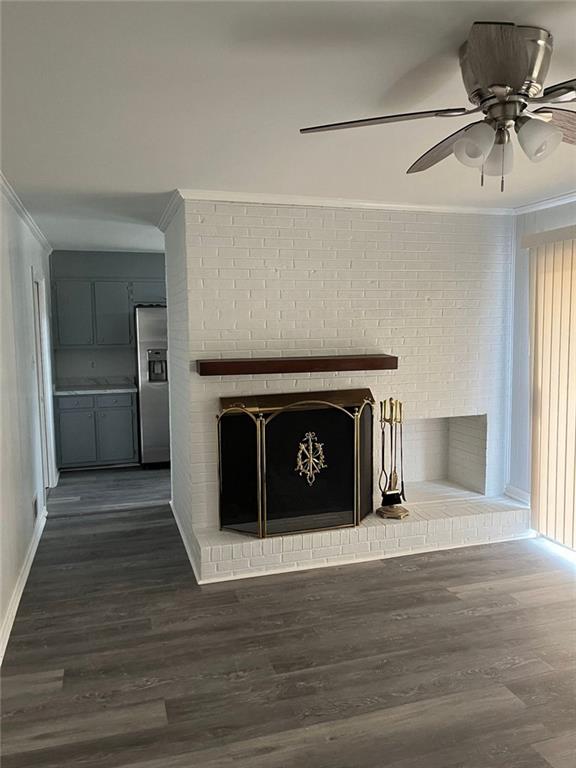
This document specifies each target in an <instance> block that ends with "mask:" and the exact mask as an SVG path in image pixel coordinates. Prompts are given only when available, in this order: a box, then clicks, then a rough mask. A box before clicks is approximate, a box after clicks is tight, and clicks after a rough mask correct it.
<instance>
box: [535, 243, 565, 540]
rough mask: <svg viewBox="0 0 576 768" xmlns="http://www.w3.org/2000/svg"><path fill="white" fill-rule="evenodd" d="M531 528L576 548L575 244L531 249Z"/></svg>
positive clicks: (548, 244)
mask: <svg viewBox="0 0 576 768" xmlns="http://www.w3.org/2000/svg"><path fill="white" fill-rule="evenodd" d="M530 268H531V304H532V329H531V346H532V363H533V380H532V515H533V522H532V525H533V527H534V528H535V529H536V530H537V531H538V532H539V533H541V534H543V535H544V536H547V537H549V538H550V539H553V540H554V541H557V542H558V543H560V544H564V545H565V546H567V547H570V548H572V549H574V548H575V546H576V513H575V507H576V240H575V239H562V240H557V241H555V242H548V243H544V244H541V245H537V246H535V247H532V248H531V249H530Z"/></svg>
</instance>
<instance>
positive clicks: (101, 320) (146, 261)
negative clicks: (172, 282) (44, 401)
mask: <svg viewBox="0 0 576 768" xmlns="http://www.w3.org/2000/svg"><path fill="white" fill-rule="evenodd" d="M50 268H51V273H52V285H53V289H54V295H55V314H56V317H57V321H58V333H57V334H55V342H56V349H57V351H58V352H59V354H58V356H57V359H56V364H57V367H58V364H59V363H61V362H62V361H64V360H66V361H67V365H66V376H68V377H69V375H70V370H71V369H70V365H68V363H70V364H73V365H74V366H76V363H77V362H78V360H80V355H81V350H82V349H84V350H85V351H86V352H88V351H90V357H89V358H85V359H88V360H90V361H91V362H90V365H93V364H94V361H95V360H96V363H97V358H95V357H93V354H94V353H95V352H96V349H97V348H100V351H101V358H100V359H102V356H106V355H109V354H112V352H113V350H114V349H116V351H117V355H116V357H118V355H121V354H122V353H121V351H120V350H121V349H124V352H125V354H126V364H125V365H124V370H123V371H122V372H123V373H125V372H127V371H128V372H129V371H131V370H132V367H133V365H134V355H133V347H134V307H135V306H137V305H138V304H166V285H165V279H164V255H163V254H161V253H128V252H118V253H117V252H111V251H102V252H92V251H90V252H88V251H86V252H79V251H53V252H52V254H51V256H50ZM60 353H62V354H60ZM108 359H109V358H107V362H106V364H108ZM79 373H80V371H78V374H79Z"/></svg>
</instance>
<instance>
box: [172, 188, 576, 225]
mask: <svg viewBox="0 0 576 768" xmlns="http://www.w3.org/2000/svg"><path fill="white" fill-rule="evenodd" d="M194 200H197V201H203V202H215V203H248V204H256V205H294V206H303V207H312V208H314V207H318V208H364V209H367V210H388V211H419V212H423V213H462V214H467V213H468V214H469V213H474V214H477V215H484V216H521V215H523V214H525V213H532V212H533V211H542V210H545V209H546V208H555V207H557V206H559V205H566V204H568V203H575V202H576V192H568V193H566V194H564V195H558V196H556V197H549V198H546V199H544V200H539V201H537V202H534V203H528V204H526V205H520V206H517V207H511V208H480V207H475V206H465V205H414V204H409V203H405V204H401V203H385V202H379V201H374V200H347V199H345V198H340V197H313V196H307V195H284V194H276V193H273V192H231V191H226V190H219V189H176V190H174V192H173V193H172V195H171V196H170V200H169V201H168V203H167V205H166V207H165V209H164V211H163V212H162V215H161V216H160V219H159V221H158V228H159V229H161V230H162V232H166V230H167V229H168V226H169V225H170V222H171V221H172V219H173V218H174V215H175V213H176V211H178V209H179V208H180V206H181V205H182V204H183V203H184V202H186V201H194Z"/></svg>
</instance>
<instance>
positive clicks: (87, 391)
mask: <svg viewBox="0 0 576 768" xmlns="http://www.w3.org/2000/svg"><path fill="white" fill-rule="evenodd" d="M137 391H138V389H137V387H136V386H135V384H134V379H132V378H131V377H130V376H106V377H104V376H96V377H94V378H78V379H59V380H58V381H57V382H56V383H55V385H54V394H55V395H102V394H104V395H106V394H109V395H112V394H121V393H123V392H137Z"/></svg>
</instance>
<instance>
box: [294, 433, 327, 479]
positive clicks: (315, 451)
mask: <svg viewBox="0 0 576 768" xmlns="http://www.w3.org/2000/svg"><path fill="white" fill-rule="evenodd" d="M327 466H328V465H327V464H326V461H325V457H324V444H323V443H319V442H318V441H317V439H316V433H315V432H306V434H305V435H304V439H303V440H302V441H301V443H300V445H299V447H298V454H297V455H296V468H295V469H296V472H298V474H299V475H300V477H305V478H306V481H307V483H308V485H312V484H313V483H314V481H315V480H316V475H317V474H318V473H319V472H320V470H322V469H325V468H326V467H327Z"/></svg>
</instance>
